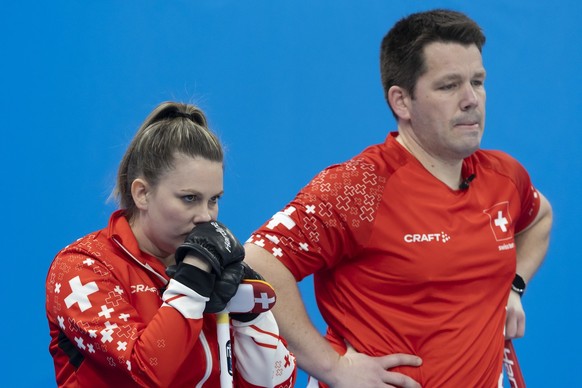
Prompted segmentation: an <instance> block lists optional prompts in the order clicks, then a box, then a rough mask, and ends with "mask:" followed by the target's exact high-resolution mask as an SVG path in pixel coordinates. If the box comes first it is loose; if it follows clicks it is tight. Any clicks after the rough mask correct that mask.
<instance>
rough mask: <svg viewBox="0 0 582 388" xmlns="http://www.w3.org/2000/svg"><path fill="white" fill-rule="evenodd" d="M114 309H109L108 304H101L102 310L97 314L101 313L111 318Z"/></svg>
mask: <svg viewBox="0 0 582 388" xmlns="http://www.w3.org/2000/svg"><path fill="white" fill-rule="evenodd" d="M112 312H113V309H108V308H107V306H106V305H103V306H101V312H100V313H99V314H97V315H99V316H100V317H105V318H107V319H109V318H111V314H109V313H112Z"/></svg>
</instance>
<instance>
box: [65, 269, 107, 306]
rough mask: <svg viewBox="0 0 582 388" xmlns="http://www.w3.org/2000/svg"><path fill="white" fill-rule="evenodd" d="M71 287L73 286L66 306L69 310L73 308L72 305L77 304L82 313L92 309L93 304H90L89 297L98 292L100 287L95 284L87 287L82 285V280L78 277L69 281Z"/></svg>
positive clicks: (66, 299) (66, 300) (92, 283)
mask: <svg viewBox="0 0 582 388" xmlns="http://www.w3.org/2000/svg"><path fill="white" fill-rule="evenodd" d="M69 285H70V286H71V290H72V291H71V293H70V294H69V296H67V297H66V298H65V304H66V305H67V308H71V306H72V305H74V304H75V303H77V304H78V305H79V308H80V309H81V311H85V310H87V309H89V308H91V306H92V304H91V302H89V295H91V294H93V293H95V292H97V291H98V290H99V287H97V284H96V283H95V282H90V283H87V284H85V285H82V284H81V278H80V277H79V276H76V277H74V278H72V279H71V280H69Z"/></svg>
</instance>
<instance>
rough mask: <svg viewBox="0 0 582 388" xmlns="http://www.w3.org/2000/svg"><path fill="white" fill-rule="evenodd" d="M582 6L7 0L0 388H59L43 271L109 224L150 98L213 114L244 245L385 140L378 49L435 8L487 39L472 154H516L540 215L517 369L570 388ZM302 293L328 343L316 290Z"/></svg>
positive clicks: (575, 364) (517, 1) (574, 369)
mask: <svg viewBox="0 0 582 388" xmlns="http://www.w3.org/2000/svg"><path fill="white" fill-rule="evenodd" d="M581 4H582V2H579V1H576V0H570V1H567V0H563V1H560V2H547V1H532V0H527V1H526V0H512V1H501V0H488V1H473V2H465V1H398V2H397V1H386V0H367V1H355V0H354V1H347V0H346V1H338V0H336V1H331V0H327V1H313V0H312V1H307V0H297V1H266V0H262V1H261V0H257V1H243V0H241V1H230V0H212V1H211V0H206V1H203V0H200V1H194V0H192V1H184V0H182V1H179V0H176V1H166V2H163V1H99V2H88V1H50V2H40V1H38V2H28V1H20V2H16V1H11V2H4V3H3V7H2V8H3V9H2V12H1V14H0V36H1V38H0V44H1V46H0V48H1V52H2V58H1V66H2V71H1V72H0V80H1V83H0V85H1V94H0V96H1V99H2V100H1V101H0V109H1V112H2V115H1V121H0V123H1V124H0V126H1V128H2V138H1V139H2V140H1V143H0V162H1V164H0V165H1V166H2V170H1V171H2V180H1V181H2V190H1V194H0V195H1V196H2V197H1V200H0V206H1V208H0V210H1V212H0V214H1V215H2V216H3V221H4V229H3V233H2V246H3V256H4V257H3V258H4V270H3V275H4V278H5V280H4V285H5V291H6V297H5V299H4V305H3V308H2V313H1V314H2V315H1V318H2V319H1V320H0V329H1V333H2V337H3V341H2V346H1V347H0V349H1V350H0V357H1V360H0V369H1V370H2V371H3V373H2V376H3V377H2V380H3V381H2V383H1V384H2V385H4V386H54V371H53V366H52V360H51V358H50V356H49V353H48V350H47V347H48V341H49V336H48V329H47V323H46V318H45V313H44V282H45V274H46V271H47V269H48V266H49V264H50V262H51V260H52V258H53V256H54V254H55V253H56V252H57V251H58V250H59V249H60V248H62V247H63V246H65V245H66V244H68V243H69V242H71V241H73V240H74V239H76V238H78V237H80V236H82V235H84V234H86V233H88V232H91V231H93V230H96V229H100V228H102V227H103V226H104V225H105V224H106V222H107V219H108V216H109V213H110V212H111V211H112V210H114V204H113V203H107V198H108V196H109V194H110V191H111V189H112V188H113V184H114V180H115V175H116V168H117V164H118V162H119V160H120V158H121V156H122V154H123V152H124V150H125V148H126V146H127V144H128V142H129V140H130V139H131V137H132V136H133V134H134V132H135V130H136V129H137V127H138V126H139V124H140V123H141V122H142V120H143V119H144V118H145V117H146V115H147V114H148V113H149V111H150V110H151V109H152V108H153V107H154V106H155V105H156V104H158V103H159V102H161V101H164V100H178V101H184V102H191V103H195V104H198V105H199V106H200V107H202V109H203V110H204V111H205V112H206V113H207V115H208V118H209V121H210V125H211V127H212V128H213V129H214V130H215V131H216V132H217V133H218V135H219V136H220V137H221V139H222V141H223V143H224V145H225V147H226V149H227V160H226V178H225V188H226V195H225V196H224V199H223V201H222V205H221V206H222V207H221V214H220V218H221V220H222V221H223V222H225V223H226V224H227V225H229V226H230V227H231V228H232V229H233V230H234V231H235V233H236V234H237V235H238V236H239V238H240V239H241V240H244V239H246V238H247V237H248V236H249V234H250V233H251V232H252V231H253V230H254V229H255V228H256V227H258V226H259V225H260V224H262V222H263V221H265V220H266V219H268V218H269V217H270V216H271V215H272V214H273V213H275V212H276V211H277V210H279V209H280V208H281V207H282V206H283V205H284V204H285V203H286V202H287V201H288V200H290V199H291V198H292V196H293V195H294V194H295V193H296V192H297V191H298V190H299V189H300V188H301V187H302V186H303V185H304V184H305V183H307V181H308V180H309V179H310V178H311V177H312V176H313V175H314V174H315V173H317V172H318V171H319V170H321V169H322V168H324V167H326V166H327V165H329V164H332V163H335V162H339V161H343V160H345V159H347V158H349V157H351V156H352V155H354V154H356V153H358V152H359V151H360V150H361V149H363V148H364V147H365V146H367V145H368V144H373V143H378V142H382V141H383V140H384V137H385V136H386V134H387V133H388V132H389V131H391V130H394V129H395V123H394V120H393V119H392V116H391V114H390V112H389V110H388V108H387V106H386V103H385V102H384V98H383V94H382V89H381V85H380V78H379V69H378V67H379V66H378V52H379V45H380V40H381V39H382V37H383V36H384V34H385V33H386V32H387V30H388V28H389V27H390V26H391V25H392V24H393V23H394V22H395V21H397V20H398V19H399V18H401V17H402V16H404V15H406V14H408V13H411V12H414V11H418V10H424V9H428V8H434V7H449V8H454V9H457V10H461V11H464V12H467V13H468V14H469V15H470V16H472V17H473V18H474V19H475V20H477V21H478V22H479V23H480V24H481V25H482V27H483V28H484V30H485V33H486V35H487V44H486V45H485V48H484V63H485V66H486V69H487V72H488V76H487V82H486V87H487V92H488V105H487V112H488V116H487V126H486V127H487V129H486V133H485V137H484V142H483V147H484V148H494V149H503V150H505V151H507V152H509V153H511V154H512V155H513V156H515V157H516V158H517V159H518V160H520V161H521V162H522V163H523V164H524V165H525V167H526V168H527V169H528V170H529V171H530V173H531V176H532V179H533V181H534V183H535V184H536V185H537V187H538V188H539V189H540V190H541V191H542V192H543V193H544V194H545V195H546V196H547V197H548V198H549V200H550V201H551V203H552V205H553V208H554V213H555V224H554V229H553V236H552V242H551V247H550V250H549V253H548V257H547V260H546V262H545V263H544V265H543V266H542V268H541V270H540V271H539V272H538V274H537V276H536V277H535V279H534V281H533V282H532V283H531V284H530V285H529V287H528V292H527V294H526V296H525V298H524V305H525V308H526V312H527V317H528V320H527V334H526V337H525V338H523V339H521V340H519V341H516V348H517V352H518V354H519V356H520V363H521V366H522V369H523V371H524V373H525V376H526V378H527V382H528V386H529V387H548V386H573V385H577V383H579V381H580V378H579V371H578V368H579V364H580V361H581V357H580V353H579V348H580V345H581V341H580V329H579V328H580V324H579V316H580V314H579V312H578V310H579V308H580V305H581V301H580V291H579V290H580V287H579V285H578V279H579V278H580V269H581V266H580V258H581V255H580V253H579V239H580V232H581V228H580V226H579V225H580V224H579V218H580V214H581V201H580V197H581V196H582V189H581V176H580V170H581V162H580V157H579V156H578V155H579V152H580V146H581V142H582V135H581V133H582V126H581V124H580V112H581V109H580V108H581V107H582V104H581V103H582V101H581V100H582V93H581V86H582V82H581V81H582V79H581V77H582V76H581V74H582V72H581V71H580V68H581V65H582V61H581V52H582V50H581V44H580V41H581V39H582V27H581V23H580V22H579V18H580V16H581V15H582V5H581ZM301 288H302V290H303V291H304V294H305V298H306V300H307V304H308V306H309V309H310V313H311V314H312V316H313V319H314V321H315V322H316V324H317V325H318V327H319V328H320V329H321V330H323V327H324V326H323V323H322V322H321V318H320V317H319V316H318V315H317V310H316V307H315V304H314V303H313V300H312V298H311V296H310V292H311V284H310V279H308V280H307V281H304V282H302V284H301ZM18 369H20V370H23V371H24V373H25V374H24V375H18V376H17V375H16V372H15V371H16V370H18ZM304 384H305V376H304V375H303V374H301V375H300V380H299V384H298V386H303V385H304Z"/></svg>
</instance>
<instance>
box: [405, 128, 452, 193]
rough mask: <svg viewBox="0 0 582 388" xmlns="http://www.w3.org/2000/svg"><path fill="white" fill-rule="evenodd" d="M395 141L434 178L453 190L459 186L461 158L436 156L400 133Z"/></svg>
mask: <svg viewBox="0 0 582 388" xmlns="http://www.w3.org/2000/svg"><path fill="white" fill-rule="evenodd" d="M396 141H397V142H398V143H400V145H402V146H403V147H404V148H405V149H406V150H407V151H408V152H409V153H410V154H411V155H412V156H414V157H415V158H416V159H417V160H418V161H419V162H420V164H422V166H423V167H424V168H425V169H426V170H427V171H428V172H430V173H431V174H432V175H433V176H434V177H435V178H437V179H438V180H439V181H441V182H443V183H444V184H445V185H447V186H448V187H450V188H451V189H453V190H456V189H458V188H459V185H460V183H461V181H462V177H461V170H462V167H463V160H462V159H461V160H455V161H447V160H444V159H441V158H438V157H436V156H434V155H431V154H430V153H428V152H426V150H425V149H424V148H422V146H421V145H420V144H419V143H418V142H416V141H414V140H412V139H410V138H408V137H407V136H405V135H402V133H399V134H398V136H397V137H396Z"/></svg>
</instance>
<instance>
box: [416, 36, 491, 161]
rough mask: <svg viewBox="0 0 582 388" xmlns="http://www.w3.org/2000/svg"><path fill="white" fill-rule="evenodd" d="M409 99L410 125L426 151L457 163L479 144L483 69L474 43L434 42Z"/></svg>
mask: <svg viewBox="0 0 582 388" xmlns="http://www.w3.org/2000/svg"><path fill="white" fill-rule="evenodd" d="M424 58H425V66H426V72H425V73H424V74H423V75H422V76H420V77H419V79H418V81H417V83H416V88H415V90H414V99H411V100H410V110H409V112H410V125H411V128H412V131H413V133H414V136H415V137H416V138H417V141H418V142H419V143H420V145H421V146H422V147H423V148H424V150H425V151H426V152H428V153H429V154H431V155H433V156H435V157H437V158H439V159H442V160H444V161H452V162H454V161H458V160H459V159H463V158H466V157H467V156H469V155H470V154H472V153H473V152H475V151H476V150H477V149H478V148H479V144H480V142H481V137H482V135H483V130H484V125H485V88H484V81H485V69H484V68H483V61H482V57H481V53H480V52H479V49H478V48H477V47H476V46H475V45H470V46H463V45H461V44H458V43H442V42H434V43H431V44H429V45H427V46H426V47H425V48H424Z"/></svg>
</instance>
